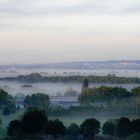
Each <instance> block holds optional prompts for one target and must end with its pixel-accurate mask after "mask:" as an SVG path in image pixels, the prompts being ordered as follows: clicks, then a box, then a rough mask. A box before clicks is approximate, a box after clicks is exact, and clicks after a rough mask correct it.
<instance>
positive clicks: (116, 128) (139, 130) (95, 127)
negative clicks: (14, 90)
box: [7, 108, 140, 140]
mask: <svg viewBox="0 0 140 140" xmlns="http://www.w3.org/2000/svg"><path fill="white" fill-rule="evenodd" d="M101 131H102V133H103V134H104V135H107V136H111V137H120V138H126V137H128V136H130V137H132V136H131V135H134V136H135V135H136V134H140V119H135V120H130V119H129V118H120V119H114V120H108V121H106V122H105V123H104V124H103V127H102V129H101V124H100V122H99V121H98V120H96V119H94V118H90V119H86V120H85V121H83V122H82V123H81V125H80V126H79V125H77V124H75V123H72V124H71V125H69V127H65V125H64V124H63V122H62V121H60V120H59V119H56V120H48V119H47V116H46V114H45V112H44V111H43V110H40V109H37V108H29V109H28V110H27V111H26V112H25V113H24V115H23V117H22V119H21V120H13V121H11V122H10V123H9V126H8V128H7V133H8V135H9V136H10V137H11V138H12V139H14V140H19V139H21V140H22V139H23V138H27V137H30V136H36V135H40V136H47V135H51V136H54V137H59V136H60V135H62V136H64V135H67V136H84V137H86V138H94V137H95V135H96V134H99V133H100V132H101Z"/></svg>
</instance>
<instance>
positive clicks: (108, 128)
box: [102, 120, 115, 136]
mask: <svg viewBox="0 0 140 140" xmlns="http://www.w3.org/2000/svg"><path fill="white" fill-rule="evenodd" d="M102 131H103V134H104V135H109V136H113V135H114V134H115V125H114V123H113V122H112V121H111V120H108V121H106V122H105V123H104V124H103V127H102Z"/></svg>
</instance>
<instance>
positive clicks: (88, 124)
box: [81, 118, 100, 137]
mask: <svg viewBox="0 0 140 140" xmlns="http://www.w3.org/2000/svg"><path fill="white" fill-rule="evenodd" d="M81 130H82V132H83V134H84V135H85V136H87V137H94V136H95V134H98V133H99V132H100V122H99V121H98V120H96V119H94V118H93V119H87V120H85V121H84V122H83V123H82V124H81Z"/></svg>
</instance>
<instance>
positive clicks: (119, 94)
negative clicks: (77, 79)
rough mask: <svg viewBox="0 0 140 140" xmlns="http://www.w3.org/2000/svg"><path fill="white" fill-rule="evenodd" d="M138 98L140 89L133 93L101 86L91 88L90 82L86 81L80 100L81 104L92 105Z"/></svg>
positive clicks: (137, 88)
mask: <svg viewBox="0 0 140 140" xmlns="http://www.w3.org/2000/svg"><path fill="white" fill-rule="evenodd" d="M138 96H139V97H140V87H136V88H133V89H132V90H131V91H128V90H127V89H125V88H122V87H107V86H101V87H93V88H89V86H88V80H87V79H85V80H84V82H83V87H82V92H81V95H80V96H79V100H80V102H81V103H91V102H95V101H113V100H120V99H122V98H127V97H138Z"/></svg>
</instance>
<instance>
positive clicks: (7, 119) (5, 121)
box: [0, 110, 24, 139]
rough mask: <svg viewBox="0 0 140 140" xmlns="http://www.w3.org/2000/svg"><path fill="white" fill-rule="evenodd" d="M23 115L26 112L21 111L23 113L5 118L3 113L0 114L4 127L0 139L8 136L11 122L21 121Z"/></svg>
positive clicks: (0, 130)
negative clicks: (8, 127)
mask: <svg viewBox="0 0 140 140" xmlns="http://www.w3.org/2000/svg"><path fill="white" fill-rule="evenodd" d="M23 113H24V110H21V111H17V112H16V113H15V114H11V115H9V116H4V115H2V112H0V116H1V120H2V125H1V127H0V139H3V138H4V137H5V136H6V135H7V133H6V131H7V130H6V129H7V126H8V124H9V123H10V121H12V120H15V119H20V117H21V116H22V115H23Z"/></svg>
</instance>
